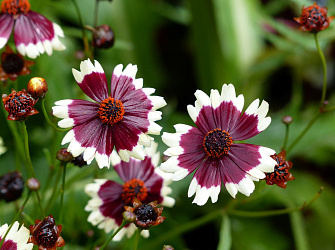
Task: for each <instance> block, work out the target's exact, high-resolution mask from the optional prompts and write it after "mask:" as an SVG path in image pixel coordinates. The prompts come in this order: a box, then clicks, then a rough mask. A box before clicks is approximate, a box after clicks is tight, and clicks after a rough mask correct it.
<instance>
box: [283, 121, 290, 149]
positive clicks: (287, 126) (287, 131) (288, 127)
mask: <svg viewBox="0 0 335 250" xmlns="http://www.w3.org/2000/svg"><path fill="white" fill-rule="evenodd" d="M289 131H290V124H286V130H285V139H284V145H283V150H285V148H286V147H287V141H288V135H289Z"/></svg>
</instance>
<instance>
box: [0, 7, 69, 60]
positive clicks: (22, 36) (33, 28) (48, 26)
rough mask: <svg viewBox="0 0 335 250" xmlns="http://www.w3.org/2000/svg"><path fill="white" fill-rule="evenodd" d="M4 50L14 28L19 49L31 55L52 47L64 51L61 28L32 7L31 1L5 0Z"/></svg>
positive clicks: (0, 39) (1, 21)
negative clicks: (60, 38) (31, 8)
mask: <svg viewBox="0 0 335 250" xmlns="http://www.w3.org/2000/svg"><path fill="white" fill-rule="evenodd" d="M0 27H1V29H0V49H1V48H3V47H4V46H5V44H6V43H7V41H8V39H9V37H10V35H11V33H12V30H13V27H14V43H15V46H16V48H17V50H18V52H19V53H20V54H21V55H23V56H25V55H27V56H28V57H30V58H36V57H37V56H38V55H40V54H43V53H45V52H46V53H47V54H48V55H51V54H52V50H53V49H54V50H64V49H65V46H64V45H63V44H62V43H61V42H60V40H59V37H64V33H63V30H62V29H61V27H60V26H59V25H58V24H56V23H52V22H51V21H49V20H48V19H47V18H45V17H44V16H42V15H41V14H39V13H37V12H35V11H32V10H30V3H29V1H28V0H3V1H2V3H1V13H0Z"/></svg>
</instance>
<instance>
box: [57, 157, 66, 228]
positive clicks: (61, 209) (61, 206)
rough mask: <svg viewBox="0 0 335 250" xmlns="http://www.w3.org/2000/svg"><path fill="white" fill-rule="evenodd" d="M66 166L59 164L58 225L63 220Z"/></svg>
mask: <svg viewBox="0 0 335 250" xmlns="http://www.w3.org/2000/svg"><path fill="white" fill-rule="evenodd" d="M66 165H67V164H63V163H62V164H61V168H63V179H62V185H61V189H60V209H59V217H58V218H59V219H58V222H59V224H62V219H63V203H64V192H65V176H66Z"/></svg>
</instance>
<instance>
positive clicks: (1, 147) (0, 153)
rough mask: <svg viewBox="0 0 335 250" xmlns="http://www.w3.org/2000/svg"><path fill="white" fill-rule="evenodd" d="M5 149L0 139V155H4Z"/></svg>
mask: <svg viewBox="0 0 335 250" xmlns="http://www.w3.org/2000/svg"><path fill="white" fill-rule="evenodd" d="M6 151H7V148H6V147H5V146H4V143H3V139H2V138H1V137H0V155H2V154H4V153H5V152H6Z"/></svg>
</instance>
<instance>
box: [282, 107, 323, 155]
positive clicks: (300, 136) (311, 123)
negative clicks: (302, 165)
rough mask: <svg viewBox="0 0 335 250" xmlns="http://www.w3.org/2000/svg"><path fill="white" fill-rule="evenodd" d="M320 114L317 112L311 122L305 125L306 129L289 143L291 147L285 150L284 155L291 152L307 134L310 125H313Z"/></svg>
mask: <svg viewBox="0 0 335 250" xmlns="http://www.w3.org/2000/svg"><path fill="white" fill-rule="evenodd" d="M321 114H322V113H321V112H318V113H317V114H316V115H315V116H314V117H313V119H312V120H310V122H309V123H308V124H307V126H306V128H305V129H304V130H303V131H302V132H301V133H300V135H298V137H297V138H296V139H295V140H294V141H293V142H292V143H291V145H290V146H289V147H288V148H287V150H286V153H288V152H289V151H291V150H292V149H293V147H294V146H295V145H296V144H297V143H298V142H299V141H300V140H301V138H302V137H303V136H304V135H305V134H306V133H307V131H308V130H309V129H310V128H311V127H312V125H313V124H314V122H316V120H317V119H318V118H319V117H320V115H321Z"/></svg>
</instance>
